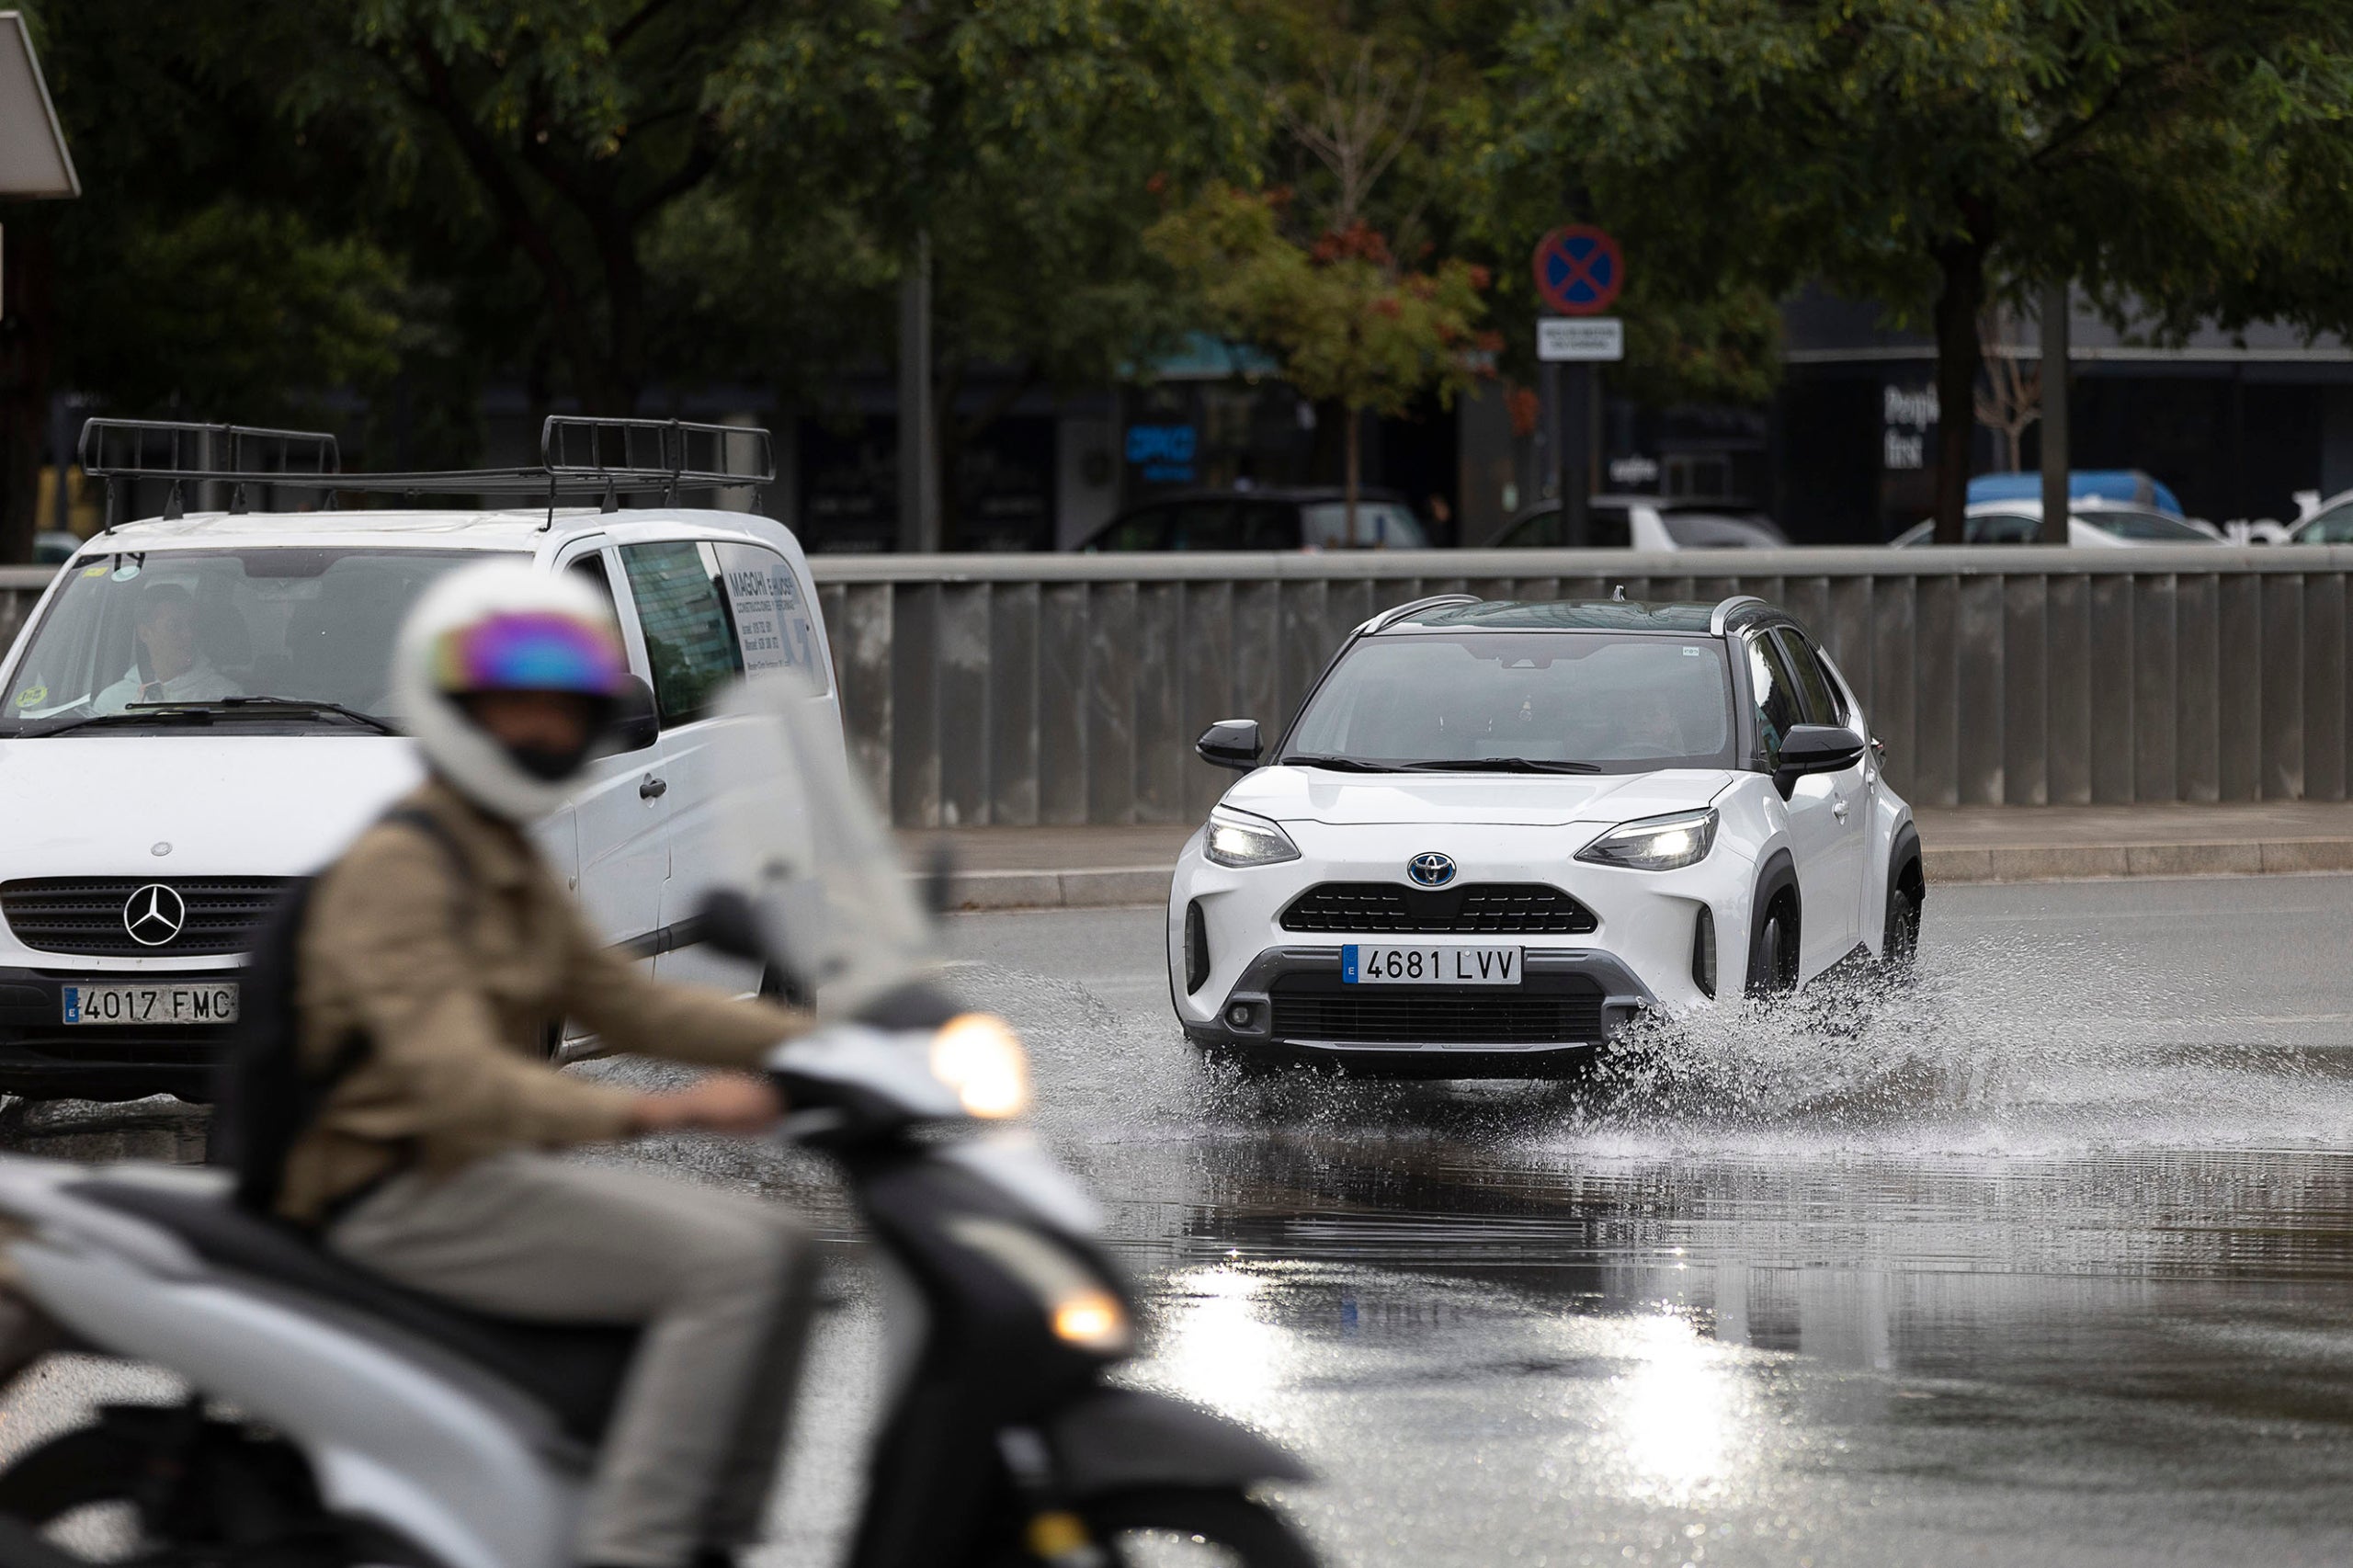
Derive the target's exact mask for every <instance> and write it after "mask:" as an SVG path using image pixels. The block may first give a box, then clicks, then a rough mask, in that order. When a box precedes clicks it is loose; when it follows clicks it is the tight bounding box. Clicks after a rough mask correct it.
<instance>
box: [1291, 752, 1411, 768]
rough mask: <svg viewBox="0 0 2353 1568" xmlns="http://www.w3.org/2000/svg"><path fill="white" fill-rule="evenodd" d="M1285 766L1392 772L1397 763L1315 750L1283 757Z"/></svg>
mask: <svg viewBox="0 0 2353 1568" xmlns="http://www.w3.org/2000/svg"><path fill="white" fill-rule="evenodd" d="M1283 765H1284V766H1285V767H1328V768H1330V769H1331V770H1332V771H1333V772H1335V773H1394V772H1396V771H1397V765H1396V764H1395V763H1391V762H1367V761H1366V760H1365V759H1364V758H1363V757H1360V756H1331V755H1326V754H1319V753H1315V752H1300V753H1297V754H1295V755H1293V756H1287V757H1285V758H1283Z"/></svg>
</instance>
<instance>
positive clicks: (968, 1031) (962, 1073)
mask: <svg viewBox="0 0 2353 1568" xmlns="http://www.w3.org/2000/svg"><path fill="white" fill-rule="evenodd" d="M931 1074H932V1076H933V1077H935V1078H938V1080H939V1081H940V1082H941V1083H943V1084H945V1085H948V1086H949V1088H951V1089H953V1090H955V1091H956V1098H957V1101H958V1103H960V1104H961V1105H962V1106H963V1108H964V1114H965V1115H967V1116H977V1117H983V1118H985V1119H988V1120H991V1121H1001V1120H1003V1119H1006V1118H1007V1117H1014V1116H1019V1115H1020V1114H1021V1113H1022V1112H1023V1111H1025V1110H1028V1109H1029V1053H1028V1052H1027V1051H1023V1050H1022V1049H1021V1037H1020V1036H1019V1035H1017V1034H1015V1033H1014V1032H1013V1027H1012V1026H1011V1025H1010V1024H1007V1023H1006V1021H1005V1020H1004V1019H1003V1018H1000V1017H995V1016H994V1015H993V1014H989V1013H965V1014H963V1015H961V1017H953V1018H950V1019H949V1020H948V1022H947V1023H945V1024H943V1025H941V1026H940V1028H939V1032H938V1034H936V1035H934V1036H932V1038H931Z"/></svg>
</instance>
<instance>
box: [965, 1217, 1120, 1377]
mask: <svg viewBox="0 0 2353 1568" xmlns="http://www.w3.org/2000/svg"><path fill="white" fill-rule="evenodd" d="M948 1232H949V1234H950V1235H952V1236H954V1237H955V1238H956V1239H957V1240H958V1241H960V1242H961V1243H963V1244H965V1245H966V1246H968V1247H971V1248H972V1250H973V1251H974V1252H977V1253H979V1254H981V1255H982V1256H984V1257H986V1258H988V1259H989V1260H990V1261H991V1262H993V1263H995V1265H996V1266H997V1267H1000V1268H1002V1269H1004V1270H1005V1271H1006V1273H1007V1274H1010V1275H1012V1276H1013V1277H1014V1278H1016V1279H1018V1280H1020V1281H1021V1282H1022V1284H1024V1285H1026V1286H1028V1287H1029V1289H1030V1290H1033V1291H1035V1292H1036V1293H1037V1296H1038V1302H1039V1304H1040V1306H1042V1307H1044V1308H1045V1309H1046V1322H1047V1323H1048V1324H1050V1325H1051V1327H1052V1329H1053V1332H1054V1337H1055V1338H1056V1339H1059V1340H1061V1341H1062V1342H1063V1344H1065V1345H1073V1346H1077V1347H1078V1348H1079V1349H1081V1350H1092V1351H1095V1352H1096V1353H1097V1354H1098V1355H1104V1356H1120V1355H1124V1354H1125V1353H1126V1352H1127V1349H1128V1347H1129V1346H1131V1345H1132V1344H1133V1343H1134V1342H1135V1330H1134V1328H1133V1327H1132V1326H1131V1324H1130V1323H1129V1321H1128V1309H1127V1308H1126V1307H1125V1306H1124V1305H1122V1304H1121V1302H1120V1298H1119V1297H1118V1296H1116V1295H1114V1294H1112V1293H1111V1292H1110V1291H1109V1290H1106V1289H1104V1287H1103V1283H1102V1281H1101V1280H1099V1279H1097V1278H1095V1276H1094V1275H1093V1274H1092V1273H1090V1272H1088V1271H1087V1270H1086V1269H1085V1268H1083V1267H1080V1266H1079V1264H1078V1261H1077V1260H1076V1259H1075V1258H1073V1257H1072V1256H1069V1255H1068V1254H1067V1253H1065V1252H1064V1251H1063V1249H1062V1248H1060V1247H1058V1246H1056V1245H1055V1244H1053V1243H1051V1242H1050V1241H1048V1240H1047V1239H1046V1238H1045V1237H1043V1236H1041V1235H1039V1234H1038V1233H1036V1232H1034V1231H1029V1230H1026V1229H1024V1228H1023V1227H1021V1226H1019V1225H1015V1224H1011V1223H1008V1222H1007V1221H1003V1220H989V1219H983V1218H982V1217H980V1216H978V1215H967V1216H965V1217H963V1218H961V1219H957V1220H951V1221H949V1224H948Z"/></svg>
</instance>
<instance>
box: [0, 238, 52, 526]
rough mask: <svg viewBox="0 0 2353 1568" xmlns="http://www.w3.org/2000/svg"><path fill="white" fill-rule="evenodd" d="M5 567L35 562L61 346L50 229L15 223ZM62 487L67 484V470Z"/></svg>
mask: <svg viewBox="0 0 2353 1568" xmlns="http://www.w3.org/2000/svg"><path fill="white" fill-rule="evenodd" d="M0 243H5V244H6V247H7V255H6V261H5V263H0V285H5V287H6V294H5V295H4V296H0V562H7V563H9V564H11V565H14V564H17V563H19V562H27V561H30V560H31V559H32V558H33V534H34V532H35V531H36V530H37V529H38V528H40V520H39V519H38V518H37V517H34V515H33V514H34V511H35V509H36V507H37V506H38V505H39V502H40V459H41V447H42V444H43V443H44V442H45V440H46V439H47V437H48V435H49V377H50V364H51V358H53V354H54V350H55V347H56V310H55V300H54V294H53V290H52V289H51V283H52V281H53V279H54V278H55V276H56V260H55V253H54V252H53V251H52V249H51V244H50V235H49V227H48V224H47V223H46V222H42V221H41V220H40V219H28V218H23V217H17V218H13V219H12V220H11V221H10V222H9V223H8V224H7V226H6V232H5V233H0ZM58 481H59V483H63V482H64V472H63V467H62V466H61V468H60V470H59V473H58Z"/></svg>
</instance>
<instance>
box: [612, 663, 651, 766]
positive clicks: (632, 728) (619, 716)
mask: <svg viewBox="0 0 2353 1568" xmlns="http://www.w3.org/2000/svg"><path fill="white" fill-rule="evenodd" d="M605 737H606V738H605V751H606V754H607V755H608V756H620V754H621V753H623V752H631V751H643V750H644V749H645V748H646V747H647V746H650V745H652V744H654V742H655V741H658V740H660V739H661V738H662V716H661V714H660V713H659V712H657V711H656V710H655V709H654V688H653V687H650V686H648V685H646V684H645V682H644V681H643V679H642V678H641V677H639V676H622V677H621V689H620V696H618V697H616V698H615V699H613V722H611V723H610V724H609V725H608V726H607V727H606V730H605Z"/></svg>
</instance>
